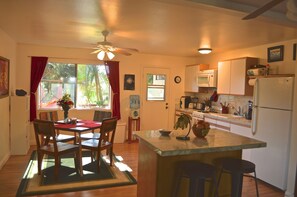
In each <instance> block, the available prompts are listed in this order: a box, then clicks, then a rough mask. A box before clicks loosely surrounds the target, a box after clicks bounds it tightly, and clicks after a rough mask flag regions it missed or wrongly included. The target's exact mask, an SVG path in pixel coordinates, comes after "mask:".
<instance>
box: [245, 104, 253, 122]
mask: <svg viewBox="0 0 297 197" xmlns="http://www.w3.org/2000/svg"><path fill="white" fill-rule="evenodd" d="M252 114H253V101H248V112H247V115H246V119H248V120H251V119H252Z"/></svg>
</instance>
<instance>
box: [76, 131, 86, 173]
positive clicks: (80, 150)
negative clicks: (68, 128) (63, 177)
mask: <svg viewBox="0 0 297 197" xmlns="http://www.w3.org/2000/svg"><path fill="white" fill-rule="evenodd" d="M77 141H78V146H79V172H80V176H83V175H84V173H83V167H82V165H83V163H82V148H81V138H80V132H78V139H77Z"/></svg>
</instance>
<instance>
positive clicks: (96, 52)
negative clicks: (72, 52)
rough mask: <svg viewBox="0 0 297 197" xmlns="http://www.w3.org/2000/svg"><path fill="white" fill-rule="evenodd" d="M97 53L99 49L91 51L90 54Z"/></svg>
mask: <svg viewBox="0 0 297 197" xmlns="http://www.w3.org/2000/svg"><path fill="white" fill-rule="evenodd" d="M99 51H101V49H97V50H95V51H93V52H92V53H91V54H95V53H98V52H99Z"/></svg>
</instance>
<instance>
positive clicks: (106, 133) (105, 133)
mask: <svg viewBox="0 0 297 197" xmlns="http://www.w3.org/2000/svg"><path fill="white" fill-rule="evenodd" d="M117 121H118V120H117V118H115V117H113V118H107V119H104V120H103V121H102V125H101V127H100V138H99V144H98V145H99V147H100V146H101V143H102V141H104V142H109V143H110V144H113V141H114V136H115V131H116V128H117Z"/></svg>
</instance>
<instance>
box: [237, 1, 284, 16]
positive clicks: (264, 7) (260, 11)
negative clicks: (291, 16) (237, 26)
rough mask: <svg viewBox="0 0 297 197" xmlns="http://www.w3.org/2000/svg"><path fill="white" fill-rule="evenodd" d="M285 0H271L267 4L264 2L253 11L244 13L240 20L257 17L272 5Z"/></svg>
mask: <svg viewBox="0 0 297 197" xmlns="http://www.w3.org/2000/svg"><path fill="white" fill-rule="evenodd" d="M283 1H285V0H272V1H269V2H268V3H267V4H265V5H264V6H262V7H260V8H259V9H257V10H255V11H253V12H252V13H250V14H248V15H246V16H245V17H243V18H242V20H249V19H253V18H256V17H258V16H259V15H261V14H263V13H264V12H266V11H268V10H270V9H271V8H273V7H274V6H276V5H277V4H279V3H281V2H283Z"/></svg>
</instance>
